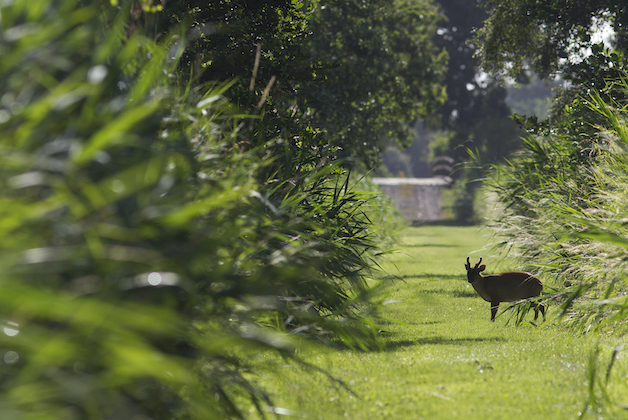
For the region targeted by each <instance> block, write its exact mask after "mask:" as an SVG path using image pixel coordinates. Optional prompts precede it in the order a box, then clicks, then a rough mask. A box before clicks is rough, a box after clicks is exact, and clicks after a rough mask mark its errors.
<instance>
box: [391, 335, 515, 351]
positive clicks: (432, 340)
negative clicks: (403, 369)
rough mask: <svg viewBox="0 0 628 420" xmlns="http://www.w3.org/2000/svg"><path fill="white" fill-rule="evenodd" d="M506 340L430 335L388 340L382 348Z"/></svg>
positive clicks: (500, 338)
mask: <svg viewBox="0 0 628 420" xmlns="http://www.w3.org/2000/svg"><path fill="white" fill-rule="evenodd" d="M503 341H506V340H505V339H504V338H502V337H485V338H482V337H467V338H451V337H428V338H417V339H416V340H398V341H388V342H387V343H386V347H385V348H384V349H383V350H382V351H385V352H391V351H397V350H399V349H403V348H406V347H415V346H422V345H456V346H457V345H464V344H472V343H483V342H493V343H498V342H503Z"/></svg>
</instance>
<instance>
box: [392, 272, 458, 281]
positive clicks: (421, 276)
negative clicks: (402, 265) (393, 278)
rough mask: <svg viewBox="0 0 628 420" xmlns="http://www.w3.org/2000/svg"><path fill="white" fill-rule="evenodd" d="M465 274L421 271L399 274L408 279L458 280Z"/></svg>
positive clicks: (401, 277)
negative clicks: (419, 272)
mask: <svg viewBox="0 0 628 420" xmlns="http://www.w3.org/2000/svg"><path fill="white" fill-rule="evenodd" d="M463 275H464V274H460V275H458V274H432V273H421V274H406V275H403V276H397V278H399V279H403V280H407V279H419V280H425V279H427V280H432V279H433V280H457V279H459V278H462V277H463Z"/></svg>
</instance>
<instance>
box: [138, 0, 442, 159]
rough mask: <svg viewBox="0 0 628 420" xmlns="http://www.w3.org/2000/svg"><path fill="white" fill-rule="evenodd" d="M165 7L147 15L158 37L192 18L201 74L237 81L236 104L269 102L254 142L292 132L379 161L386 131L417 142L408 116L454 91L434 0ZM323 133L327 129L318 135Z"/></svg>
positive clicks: (193, 65) (192, 65)
mask: <svg viewBox="0 0 628 420" xmlns="http://www.w3.org/2000/svg"><path fill="white" fill-rule="evenodd" d="M158 15H159V16H156V17H150V18H146V19H147V20H150V21H154V22H155V23H154V24H149V23H147V24H146V25H147V26H148V27H149V28H150V27H155V28H157V29H156V30H155V36H157V34H158V33H159V32H163V31H164V30H165V28H167V27H170V26H172V25H174V24H178V23H180V22H189V25H190V26H191V31H190V35H189V37H190V38H191V40H190V41H189V46H188V47H187V48H186V51H185V52H184V59H183V63H184V66H185V70H186V71H189V72H191V74H192V75H193V77H192V78H193V79H194V80H198V81H203V82H209V81H213V82H221V81H225V80H235V83H234V85H233V87H232V88H231V89H230V90H229V91H228V92H227V93H226V94H227V95H228V96H229V98H230V99H231V100H232V101H233V102H234V103H235V104H237V105H238V106H240V107H241V108H242V109H249V110H251V109H252V110H255V112H256V113H259V112H261V110H260V111H258V110H257V109H258V108H260V107H262V106H263V107H264V110H263V114H264V115H265V117H264V124H262V125H258V126H257V131H256V132H255V133H252V135H251V138H250V139H249V140H250V142H251V144H261V143H263V142H264V141H266V140H267V139H268V138H269V137H273V136H275V135H276V134H277V133H285V134H286V138H285V139H284V141H285V143H284V144H285V145H286V146H289V147H292V148H295V147H305V148H310V149H312V150H313V148H317V150H318V152H317V154H318V155H321V153H323V152H324V153H323V154H326V155H327V156H326V158H327V159H332V160H333V159H335V158H338V157H352V158H354V159H357V160H359V161H362V162H364V163H365V164H366V165H367V166H369V167H371V166H373V165H374V164H376V163H377V161H378V158H377V156H378V152H379V149H380V148H381V147H382V145H383V140H384V138H385V137H388V138H393V139H398V140H399V141H400V142H401V143H404V144H405V143H407V139H408V136H409V131H408V130H407V128H406V127H407V124H409V123H411V122H413V121H414V120H415V119H416V118H428V116H430V115H431V114H432V112H433V111H434V109H436V108H437V107H438V106H439V105H440V104H441V103H442V101H443V100H444V98H445V93H444V89H443V86H442V84H441V82H442V75H443V72H444V69H445V65H446V54H445V53H444V52H442V51H440V50H439V49H437V48H435V47H434V45H433V43H432V42H431V37H432V35H433V33H434V31H435V30H436V26H435V25H436V21H437V19H438V15H437V12H436V9H435V8H434V6H433V5H432V3H431V2H430V1H429V0H397V1H395V2H393V3H391V2H388V1H384V0H378V1H374V2H363V1H358V0H350V1H343V2H337V1H327V0H320V1H319V0H312V1H307V2H303V3H300V2H294V1H273V2H251V1H247V0H230V1H226V2H220V4H216V3H215V2H210V3H208V2H201V1H195V2H187V1H186V2H182V1H169V2H167V3H166V6H165V8H164V10H163V11H162V12H160V13H159V14H158ZM252 75H254V79H255V83H251V78H252ZM267 88H268V89H267ZM262 98H264V100H263V101H262ZM258 105H259V106H258ZM297 131H298V132H299V133H300V134H299V139H298V141H297V142H296V143H295V140H294V138H289V137H290V134H292V135H294V134H295V133H296V132H297ZM313 132H321V133H322V134H324V135H323V136H322V137H320V138H319V139H318V140H315V141H314V140H312V141H310V140H308V139H310V136H311V134H312V133H313ZM323 145H324V147H323ZM319 157H321V158H322V155H321V156H319Z"/></svg>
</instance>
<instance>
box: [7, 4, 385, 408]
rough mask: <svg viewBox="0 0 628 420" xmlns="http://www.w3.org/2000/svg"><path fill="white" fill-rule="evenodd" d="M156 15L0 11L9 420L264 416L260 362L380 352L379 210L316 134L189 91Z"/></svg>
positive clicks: (106, 9)
mask: <svg viewBox="0 0 628 420" xmlns="http://www.w3.org/2000/svg"><path fill="white" fill-rule="evenodd" d="M158 6H159V5H155V4H153V3H150V2H144V3H125V2H120V4H118V3H117V2H116V3H110V2H106V1H96V2H83V1H77V0H47V1H41V2H36V3H32V2H28V1H24V0H15V1H13V2H5V3H3V4H2V5H1V6H0V22H1V23H0V56H1V57H2V60H0V161H1V164H0V203H1V204H0V238H1V240H0V268H1V270H0V318H1V319H0V322H1V323H2V327H3V330H2V331H1V332H0V355H1V357H2V358H3V359H2V360H3V361H0V406H1V407H2V416H3V418H7V419H13V418H15V419H30V418H38V419H64V420H66V419H84V418H85V419H87V418H89V419H123V418H155V419H172V418H182V419H184V418H185V419H189V418H199V419H201V418H202V419H206V418H216V417H220V418H226V417H236V418H239V417H243V416H245V412H244V411H243V410H248V407H250V406H254V407H256V408H257V410H258V411H259V412H260V413H262V414H263V412H264V410H265V409H266V408H267V406H269V405H271V404H272V402H271V401H270V400H269V398H268V396H267V394H266V393H265V392H264V390H263V389H260V388H259V387H258V386H257V385H256V382H255V381H254V379H253V377H254V373H255V372H256V369H257V368H259V366H257V367H256V366H255V364H254V362H253V361H254V360H256V357H253V356H254V355H257V354H258V353H259V352H261V351H266V350H271V351H274V352H277V353H279V354H281V355H283V356H285V357H286V358H288V359H290V360H292V361H294V362H297V363H298V358H296V355H295V353H294V351H293V344H294V342H295V340H298V339H300V338H304V339H313V340H316V341H318V342H322V343H325V344H328V345H344V346H349V347H353V348H362V349H367V348H373V347H378V346H379V339H378V338H377V336H376V331H377V328H376V323H375V319H376V315H377V311H376V309H377V308H376V305H374V304H372V303H370V296H371V294H372V293H373V290H374V289H373V287H372V286H373V285H374V284H375V283H376V282H375V281H372V282H371V281H370V278H371V275H372V274H373V273H374V272H373V267H374V266H375V263H374V260H373V258H374V257H375V255H376V254H377V252H378V250H377V247H376V243H375V240H376V238H377V236H373V233H372V231H371V224H372V220H371V219H372V217H370V216H369V213H372V212H373V208H372V207H373V206H365V205H364V204H365V202H366V201H365V199H366V198H367V197H368V196H367V195H364V194H362V193H359V192H356V191H355V190H354V188H353V184H352V183H350V182H353V181H350V180H351V176H350V174H349V173H347V172H346V171H344V170H342V169H340V168H339V167H337V166H335V165H332V164H330V163H329V160H328V159H327V155H326V154H325V152H323V150H324V149H325V145H324V142H323V138H322V137H320V136H321V134H320V133H319V132H318V131H317V130H315V129H311V128H307V129H304V130H301V129H296V130H294V131H292V132H291V134H290V135H288V134H286V133H280V132H275V134H274V135H270V133H273V131H272V130H269V129H268V125H266V124H269V122H268V121H269V120H272V118H269V117H268V115H267V114H266V113H265V112H264V109H263V101H262V103H261V104H260V106H254V107H253V108H247V107H238V106H236V105H239V104H235V105H234V104H233V103H232V102H230V101H229V100H228V99H227V97H226V96H227V95H226V93H227V92H228V89H230V88H232V86H233V84H234V83H236V82H237V79H231V80H221V81H214V82H212V83H209V82H207V83H202V82H200V81H198V80H196V79H194V80H190V78H189V77H187V76H186V77H182V76H181V73H180V71H181V64H180V63H181V60H182V59H184V60H185V59H189V56H188V55H186V54H187V53H188V52H189V50H188V49H187V46H189V45H193V42H191V41H190V39H189V38H188V37H187V36H188V32H187V31H186V30H185V26H176V25H172V26H170V29H169V31H168V32H163V33H160V36H159V37H157V39H154V37H153V35H154V34H151V32H150V30H144V29H143V28H144V27H143V26H142V25H148V24H147V23H146V22H144V20H143V19H147V20H150V19H148V18H146V16H147V13H148V12H147V11H159V9H160V7H158ZM278 13H279V12H278ZM151 19H152V18H151ZM148 29H150V28H148ZM192 41H193V39H192ZM256 92H257V91H256ZM243 111H244V112H243ZM248 111H250V112H248ZM271 114H272V112H271ZM270 125H272V123H270ZM260 127H261V128H260ZM262 132H263V133H264V134H263V135H262V134H260V133H262ZM253 139H255V141H252V140H253ZM305 144H307V147H306V146H305ZM375 210H379V209H375ZM372 214H373V213H372ZM373 220H379V219H373ZM380 234H381V232H380ZM378 241H379V240H378Z"/></svg>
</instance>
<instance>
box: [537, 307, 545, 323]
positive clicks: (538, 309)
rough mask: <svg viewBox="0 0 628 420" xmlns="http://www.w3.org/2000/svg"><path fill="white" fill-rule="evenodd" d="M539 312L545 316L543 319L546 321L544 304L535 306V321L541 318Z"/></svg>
mask: <svg viewBox="0 0 628 420" xmlns="http://www.w3.org/2000/svg"><path fill="white" fill-rule="evenodd" d="M539 311H541V315H543V319H545V306H543V304H542V303H535V304H534V320H535V321H536V319H537V318H538V317H539Z"/></svg>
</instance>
